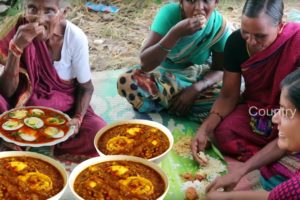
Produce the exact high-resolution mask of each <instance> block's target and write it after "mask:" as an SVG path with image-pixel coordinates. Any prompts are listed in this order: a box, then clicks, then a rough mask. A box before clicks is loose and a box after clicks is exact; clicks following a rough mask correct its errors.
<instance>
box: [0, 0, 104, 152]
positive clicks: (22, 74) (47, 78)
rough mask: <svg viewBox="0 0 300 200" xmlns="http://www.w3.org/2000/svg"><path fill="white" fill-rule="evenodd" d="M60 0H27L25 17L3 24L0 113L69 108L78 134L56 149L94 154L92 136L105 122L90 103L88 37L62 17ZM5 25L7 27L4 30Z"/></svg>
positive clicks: (66, 111) (0, 53)
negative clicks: (31, 107) (30, 109)
mask: <svg viewBox="0 0 300 200" xmlns="http://www.w3.org/2000/svg"><path fill="white" fill-rule="evenodd" d="M63 5H65V4H64V2H63V1H62V0H61V1H60V0H47V1H46V0H43V1H41V0H28V1H26V2H25V15H24V18H19V20H18V21H17V22H16V24H14V25H13V26H6V28H7V27H12V28H11V29H10V30H9V31H6V30H7V29H1V31H2V32H1V35H0V63H1V64H2V65H3V66H5V68H4V71H3V73H2V75H1V76H0V85H1V88H0V113H2V112H4V111H7V110H9V109H11V108H14V107H20V106H46V107H51V108H54V109H57V110H60V111H62V112H65V113H67V114H69V115H70V116H71V117H72V119H71V121H70V122H69V124H70V125H74V126H75V127H76V130H75V133H77V132H78V133H77V135H76V136H75V137H73V138H71V139H69V140H68V141H66V142H64V143H62V144H59V145H57V146H55V148H54V153H55V155H62V154H72V155H79V156H95V155H96V151H95V149H94V147H93V138H94V135H95V134H96V132H97V131H98V130H99V129H101V128H102V127H103V126H104V125H105V122H104V121H103V120H102V119H101V118H100V117H98V116H96V114H95V113H94V112H93V110H92V109H91V107H90V106H89V103H90V100H91V96H92V94H93V84H92V82H91V72H90V65H89V52H88V41H87V38H86V36H85V34H84V33H83V32H82V30H81V29H79V28H78V27H77V26H75V25H74V24H72V23H71V22H70V21H67V20H66V19H65V18H64V15H65V12H66V10H65V9H64V8H65V7H64V6H63ZM5 31H6V32H5Z"/></svg>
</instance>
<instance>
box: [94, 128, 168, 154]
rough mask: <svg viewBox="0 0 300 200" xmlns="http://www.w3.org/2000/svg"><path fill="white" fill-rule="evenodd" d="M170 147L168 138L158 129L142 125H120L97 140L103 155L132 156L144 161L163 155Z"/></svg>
mask: <svg viewBox="0 0 300 200" xmlns="http://www.w3.org/2000/svg"><path fill="white" fill-rule="evenodd" d="M169 147H170V142H169V139H168V137H167V136H166V135H165V134H164V133H163V132H162V131H161V130H159V129H158V128H155V127H152V126H148V125H144V124H122V125H118V126H115V127H113V128H111V129H109V130H107V131H106V132H105V133H103V135H102V136H101V137H100V138H99V141H98V149H99V150H100V151H101V152H102V153H104V154H105V155H132V156H137V157H141V158H145V159H150V158H154V157H156V156H159V155H161V154H163V153H164V152H165V151H166V150H167V149H168V148H169Z"/></svg>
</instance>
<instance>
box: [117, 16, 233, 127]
mask: <svg viewBox="0 0 300 200" xmlns="http://www.w3.org/2000/svg"><path fill="white" fill-rule="evenodd" d="M229 30H230V28H229V27H228V26H227V23H226V20H224V19H223V18H222V16H221V15H220V14H219V13H217V12H216V11H214V12H213V13H212V15H211V17H210V19H209V21H208V23H207V25H206V27H205V28H204V29H203V30H200V31H198V32H196V33H195V34H193V35H191V36H186V37H183V38H182V39H180V40H179V41H178V42H177V44H176V46H175V47H174V48H173V49H172V50H171V52H170V53H169V54H168V56H167V59H166V60H165V61H163V62H162V63H161V65H160V66H158V67H157V68H156V69H155V70H153V71H152V72H149V73H144V72H142V71H141V70H140V66H137V67H136V68H135V69H134V70H130V71H128V72H126V73H124V74H122V75H121V76H120V78H119V80H118V83H117V86H118V93H119V94H120V95H121V96H123V97H125V98H127V100H128V101H129V103H131V104H132V105H133V107H134V108H135V109H137V110H138V111H139V112H159V111H161V110H163V109H168V107H169V106H170V101H171V99H172V98H173V97H174V96H175V95H177V94H178V93H179V92H181V91H182V90H183V89H184V88H186V87H189V86H191V85H192V84H194V83H196V82H198V81H200V80H202V79H203V77H204V76H205V75H206V74H207V73H208V72H209V71H210V69H209V66H210V63H209V62H208V59H209V57H210V53H211V48H212V46H213V45H214V44H216V43H217V42H218V41H219V40H220V39H224V37H227V35H229V32H230V31H229ZM199 58H200V59H199ZM199 60H200V61H199ZM199 62H200V63H199ZM220 87H221V84H220V83H218V84H215V85H213V86H212V87H211V88H208V89H206V90H205V91H203V92H201V93H200V94H199V96H198V99H197V100H196V102H195V103H194V104H193V106H192V108H191V111H190V113H189V114H188V117H189V118H190V119H191V120H193V121H197V122H199V121H200V122H201V121H203V120H204V119H205V118H206V117H207V115H208V113H209V111H210V108H211V106H212V104H213V102H214V100H215V99H216V97H217V95H218V93H219V91H220Z"/></svg>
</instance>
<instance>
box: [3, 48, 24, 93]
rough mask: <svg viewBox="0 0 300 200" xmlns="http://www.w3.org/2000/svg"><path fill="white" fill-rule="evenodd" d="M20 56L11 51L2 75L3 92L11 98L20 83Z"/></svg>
mask: <svg viewBox="0 0 300 200" xmlns="http://www.w3.org/2000/svg"><path fill="white" fill-rule="evenodd" d="M19 65H20V57H19V56H16V55H14V54H13V53H11V52H10V51H9V53H8V59H7V62H6V66H5V69H4V71H3V74H2V75H1V76H0V85H1V87H0V91H1V94H2V95H3V96H5V97H7V98H10V97H11V96H12V95H13V94H14V93H15V91H16V90H17V88H18V85H19V70H20V69H19Z"/></svg>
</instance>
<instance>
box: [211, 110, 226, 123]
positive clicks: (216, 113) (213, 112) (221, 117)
mask: <svg viewBox="0 0 300 200" xmlns="http://www.w3.org/2000/svg"><path fill="white" fill-rule="evenodd" d="M209 114H210V115H211V114H215V115H217V116H218V117H219V118H220V119H221V121H223V119H224V117H223V116H222V115H221V114H220V113H218V112H215V111H211V112H210V113H209Z"/></svg>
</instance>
